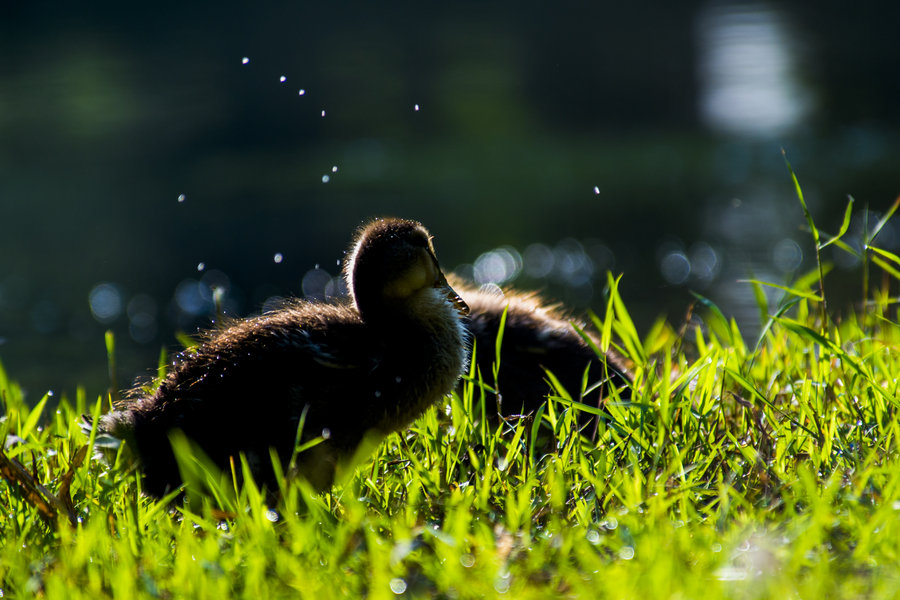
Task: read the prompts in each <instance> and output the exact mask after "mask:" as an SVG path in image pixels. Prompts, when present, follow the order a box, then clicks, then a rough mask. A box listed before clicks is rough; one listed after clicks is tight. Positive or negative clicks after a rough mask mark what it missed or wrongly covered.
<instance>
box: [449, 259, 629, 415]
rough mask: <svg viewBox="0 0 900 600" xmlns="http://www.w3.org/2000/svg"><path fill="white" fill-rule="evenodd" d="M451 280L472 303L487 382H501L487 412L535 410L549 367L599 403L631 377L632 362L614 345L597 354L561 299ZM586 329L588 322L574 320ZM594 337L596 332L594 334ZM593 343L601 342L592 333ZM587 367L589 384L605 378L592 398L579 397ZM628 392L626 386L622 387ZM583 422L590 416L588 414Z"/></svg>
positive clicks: (471, 319)
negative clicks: (497, 346)
mask: <svg viewBox="0 0 900 600" xmlns="http://www.w3.org/2000/svg"><path fill="white" fill-rule="evenodd" d="M449 281H450V283H451V285H452V286H453V288H454V289H455V290H457V291H458V292H459V294H460V295H461V296H462V298H463V300H465V302H466V304H467V305H468V306H469V308H470V311H469V315H468V317H467V318H466V319H465V322H466V327H467V328H468V330H469V332H470V334H471V336H472V338H473V339H474V340H475V344H476V351H475V357H474V360H475V364H476V367H477V368H478V369H479V370H480V371H481V376H482V378H483V380H484V381H485V383H486V384H488V385H490V386H494V385H495V384H496V386H497V389H498V391H499V397H497V396H494V395H492V394H491V395H488V396H486V399H487V401H488V402H490V403H491V405H489V407H488V412H491V409H493V408H496V414H499V415H501V416H503V417H511V416H517V415H527V414H530V413H533V412H534V411H536V410H537V409H538V407H540V406H541V404H543V403H544V402H545V401H546V397H547V394H548V393H549V392H550V391H551V387H550V384H549V383H548V382H547V376H546V373H545V370H547V371H550V372H551V373H553V375H554V376H555V377H556V378H557V379H558V380H559V382H560V383H561V384H562V386H563V387H564V388H565V389H566V391H568V392H570V393H571V394H572V395H573V397H574V398H575V399H576V400H581V401H582V402H584V403H586V404H592V405H594V406H599V404H600V402H601V400H602V399H603V398H604V397H605V396H607V395H608V393H609V386H615V387H620V388H621V387H622V386H626V385H627V384H628V383H629V382H630V381H631V376H630V374H629V369H628V365H627V361H626V360H625V359H624V358H623V357H622V356H620V355H619V354H618V353H616V352H615V351H613V350H609V351H607V352H606V353H605V355H603V356H598V355H597V353H595V352H594V351H593V350H592V349H591V347H590V346H589V345H588V343H587V342H586V341H585V340H584V338H583V337H582V336H581V335H580V334H579V333H578V331H576V329H575V327H573V320H572V318H571V317H569V316H568V315H567V314H566V312H565V311H564V310H563V309H562V307H561V306H560V305H558V304H556V305H554V304H548V303H547V302H546V301H544V300H543V299H542V298H541V297H540V296H539V295H538V294H537V293H523V292H517V291H514V290H506V291H505V292H501V291H500V290H497V289H495V290H493V291H485V290H484V289H481V288H477V287H474V286H473V285H471V284H468V283H466V282H465V281H464V280H462V279H461V278H459V277H457V276H455V275H452V274H451V275H450V276H449ZM504 310H506V311H507V314H506V324H505V327H504V331H503V340H502V345H501V347H500V368H499V372H498V380H499V381H497V382H495V381H494V380H493V365H494V360H495V357H496V353H495V350H494V349H495V342H496V339H497V333H498V332H499V329H500V321H501V319H502V316H503V312H504ZM575 324H577V325H578V326H579V329H581V330H582V331H584V332H585V334H586V335H588V336H591V334H590V333H588V332H587V329H586V328H585V326H584V324H583V323H579V322H577V321H575ZM591 337H592V336H591ZM592 341H593V342H594V344H595V345H596V346H597V347H599V345H600V342H599V340H597V339H596V338H593V337H592ZM585 369H589V371H588V385H589V386H591V385H593V384H595V383H598V382H600V383H601V386H600V387H599V388H598V389H597V390H596V391H595V392H594V393H593V397H592V398H587V397H585V398H578V396H577V394H578V392H579V391H580V390H581V388H582V382H583V378H584V372H585ZM623 394H627V389H623ZM585 417H586V418H582V419H581V422H582V424H585V423H588V422H590V421H591V419H590V418H589V416H588V415H585Z"/></svg>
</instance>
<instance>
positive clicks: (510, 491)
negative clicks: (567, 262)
mask: <svg viewBox="0 0 900 600" xmlns="http://www.w3.org/2000/svg"><path fill="white" fill-rule="evenodd" d="M797 189H798V191H799V185H798V186H797ZM801 201H802V198H801ZM804 208H805V204H804ZM807 214H808V213H807ZM848 215H849V210H848ZM808 222H809V225H810V227H811V229H812V230H813V232H814V233H815V235H814V239H815V243H816V245H817V247H824V245H828V244H832V243H836V244H838V245H842V244H843V243H842V242H841V241H840V235H841V234H843V232H844V231H846V223H845V225H844V227H843V228H842V231H841V232H840V233H839V235H838V236H834V237H830V238H829V240H828V241H827V242H820V241H819V239H820V237H819V232H817V231H816V230H815V225H814V223H813V222H812V219H811V218H810V219H809V221H808ZM881 225H883V223H881ZM875 235H877V232H874V233H873V234H872V235H871V236H870V239H868V240H867V244H868V245H867V247H866V249H865V250H864V252H865V256H864V258H867V257H869V256H872V255H877V258H878V261H880V262H881V263H883V264H882V265H879V264H878V263H875V266H881V267H882V270H883V271H884V272H887V273H889V274H890V269H892V268H893V269H896V268H897V265H900V258H898V257H896V256H894V255H892V254H890V253H888V252H885V251H883V250H879V249H877V248H874V247H871V242H873V241H874V237H875ZM841 247H844V246H841ZM845 249H847V250H848V251H850V249H849V247H845ZM870 250H871V251H872V252H870ZM872 262H873V263H874V260H873V261H872ZM867 264H868V261H867ZM873 268H874V266H873ZM827 271H828V266H827V265H822V264H817V265H816V268H815V269H814V270H813V272H812V274H811V275H810V276H808V277H800V278H798V279H796V280H795V281H793V282H790V284H789V285H785V286H781V289H782V290H784V300H783V301H782V302H781V303H780V304H779V305H778V306H776V307H775V308H774V309H772V310H771V311H770V310H768V309H766V307H765V306H764V305H762V306H761V311H762V313H763V314H765V324H766V326H765V328H764V329H763V333H762V335H761V336H760V338H759V341H758V343H757V344H752V345H751V344H746V343H745V342H744V341H743V339H742V336H741V335H740V332H739V331H738V329H737V325H736V324H735V323H734V322H733V321H729V320H727V319H726V318H725V317H724V316H722V314H721V313H720V312H719V311H718V309H717V308H716V307H715V306H714V305H713V304H711V303H710V302H709V301H708V300H706V299H704V298H702V297H698V303H697V312H700V313H702V314H703V324H702V326H693V325H691V326H684V327H679V328H678V330H676V329H675V328H673V327H671V326H670V325H668V324H666V323H664V322H659V323H657V324H656V326H654V327H653V328H651V330H650V332H649V333H648V334H647V335H645V336H643V337H641V336H639V335H638V334H637V332H636V331H635V328H634V326H633V324H632V323H631V319H630V318H629V317H628V314H627V310H626V308H625V304H624V303H623V302H622V299H621V298H620V297H619V296H618V294H617V292H616V283H617V280H614V279H610V300H609V303H608V306H607V311H606V312H605V313H604V314H601V315H599V316H598V317H596V319H595V321H596V323H595V325H596V327H597V330H598V336H599V339H600V340H601V345H603V346H606V345H614V346H615V347H617V348H618V349H619V350H621V351H622V352H623V353H624V354H625V355H627V356H628V358H629V359H630V360H632V361H633V362H634V364H635V370H634V373H635V381H634V384H633V389H632V390H631V399H630V400H625V399H623V398H622V397H618V396H613V397H612V398H610V399H609V401H608V403H607V404H606V407H605V408H606V412H605V413H604V414H603V415H602V416H601V425H600V427H599V431H598V433H597V439H596V440H595V441H591V440H589V439H587V437H585V436H580V435H577V434H576V433H575V431H576V429H577V426H576V418H577V416H578V414H579V411H581V410H590V409H589V407H583V406H581V405H579V404H578V402H577V398H578V397H579V396H578V394H577V393H575V392H576V390H569V392H571V393H569V392H566V391H564V390H557V392H558V393H557V394H555V395H554V396H552V397H551V399H550V401H549V403H548V404H547V406H546V410H544V411H543V412H542V413H540V414H539V415H537V416H536V417H535V418H534V419H520V420H516V421H511V422H508V423H501V424H500V425H498V426H490V425H489V424H487V423H486V422H485V421H484V420H483V419H481V415H482V406H481V402H482V394H484V393H487V392H485V391H483V389H482V388H481V387H479V386H478V385H477V384H476V383H474V382H472V381H469V382H467V383H466V385H465V386H464V389H463V391H462V393H461V394H454V395H453V396H452V397H451V398H449V399H448V400H447V401H446V402H445V403H444V404H443V405H442V406H437V407H434V408H432V409H431V410H429V411H428V412H427V413H426V414H425V415H424V416H423V417H421V418H420V419H419V420H418V421H416V423H415V424H414V425H413V426H412V427H411V428H410V429H409V430H408V431H407V432H404V433H402V434H395V435H392V436H390V437H389V438H388V439H387V440H386V441H384V442H383V443H382V444H380V445H378V446H376V447H375V449H374V452H373V453H372V455H371V456H370V457H369V458H368V459H366V460H363V461H362V462H361V463H360V464H359V466H358V467H357V468H356V470H355V471H353V472H351V473H348V474H347V476H346V477H345V479H344V481H343V484H342V485H341V486H338V487H337V488H335V489H334V491H333V492H332V493H326V494H321V495H315V494H313V493H311V491H310V490H309V488H308V487H307V486H306V485H305V484H304V482H300V481H290V482H284V484H283V488H282V493H281V498H280V500H278V502H277V503H276V504H274V505H272V506H269V505H268V504H267V501H266V497H265V495H263V494H262V493H260V491H259V490H258V489H256V487H255V486H254V485H253V484H252V482H249V483H248V484H246V485H244V486H243V487H236V486H234V484H233V483H232V481H233V480H232V478H231V477H229V476H228V475H229V474H226V476H225V477H216V476H215V475H214V474H212V473H211V472H210V470H209V469H208V468H207V467H206V466H205V465H204V464H203V461H202V459H200V458H194V457H192V456H190V453H189V452H188V451H187V450H186V449H185V451H184V452H182V457H183V462H184V468H185V471H186V473H188V474H189V475H190V479H191V480H193V481H195V482H197V483H196V484H195V485H194V486H193V489H200V488H203V489H205V492H203V493H200V492H196V493H193V494H190V499H191V502H190V503H180V504H177V505H176V506H175V507H174V508H173V507H172V506H170V504H169V503H168V501H165V500H164V501H153V500H151V499H148V498H145V497H143V496H141V494H140V481H139V478H138V477H137V475H136V474H135V473H134V472H133V471H132V470H130V469H129V467H128V466H127V461H126V460H125V457H124V454H123V452H122V450H121V449H120V450H118V451H117V452H118V453H116V451H115V450H113V451H112V452H113V454H112V456H111V457H110V459H109V461H108V462H104V461H100V460H97V459H91V460H88V459H87V458H86V457H88V456H92V455H94V454H95V450H97V448H95V446H96V445H98V444H101V443H103V442H104V440H102V439H100V438H96V439H95V437H94V436H95V435H96V432H95V431H89V432H84V431H82V429H81V428H80V427H79V420H80V415H81V414H83V413H93V414H94V415H95V416H96V415H98V414H99V413H100V410H101V400H97V401H96V402H89V401H88V400H87V398H86V397H85V395H84V394H78V395H77V396H76V397H75V398H74V399H62V401H61V402H60V403H59V406H58V408H57V409H56V410H55V412H51V411H49V410H48V409H47V406H48V405H49V402H47V401H46V400H47V399H44V400H42V401H41V402H40V403H38V404H37V405H36V406H35V407H33V408H30V407H28V406H27V405H26V404H25V403H24V402H23V400H22V395H21V393H20V391H19V389H18V388H17V387H16V385H15V384H14V383H13V382H11V381H10V380H8V379H7V377H6V375H5V374H4V373H2V371H0V400H2V403H3V413H4V417H3V419H2V422H0V438H7V439H8V440H13V439H16V440H18V443H15V444H12V445H9V446H8V447H7V448H6V450H5V456H6V457H8V460H6V461H4V462H3V468H2V469H0V473H2V477H0V511H2V517H0V596H2V597H27V596H31V595H36V596H42V597H46V598H67V599H68V598H82V597H83V598H91V599H96V598H105V597H128V598H131V597H135V598H144V597H147V598H182V597H185V598H215V599H217V600H218V599H220V598H226V597H247V598H278V597H303V598H332V597H350V598H360V597H372V598H392V597H397V596H398V595H400V596H402V597H444V598H482V597H495V596H500V597H502V596H507V597H511V598H516V599H517V600H522V599H525V598H547V597H584V598H607V597H608V598H675V597H679V598H825V597H827V598H860V597H892V596H895V595H897V593H898V592H897V590H900V454H898V451H897V441H898V436H900V424H898V419H897V409H898V400H900V396H898V385H900V384H898V379H897V373H900V352H898V346H900V325H898V323H897V311H896V308H895V306H894V305H893V304H892V303H891V300H890V298H889V296H888V293H887V289H886V288H882V289H876V290H874V291H873V292H872V293H873V296H874V299H872V300H871V302H869V303H868V304H867V305H866V308H865V310H863V311H855V312H851V313H849V314H847V315H846V316H844V317H843V318H840V319H834V318H829V317H827V315H826V317H825V318H824V319H823V315H825V313H824V312H823V306H822V304H823V302H824V299H825V297H824V294H825V292H826V291H827V281H825V275H826V273H827ZM887 280H888V279H886V281H887ZM747 285H749V286H754V287H755V288H756V291H757V294H758V297H760V298H762V297H763V294H762V292H761V288H760V286H761V285H762V284H761V283H760V282H750V283H747ZM864 286H866V292H867V293H868V292H869V290H868V286H869V283H868V278H866V279H865V283H864ZM770 312H771V316H770V314H769V313H770ZM493 350H494V349H493V348H490V349H486V351H493ZM501 368H502V367H501ZM488 377H490V376H489V375H488ZM474 379H477V378H474ZM104 402H105V401H104ZM12 436H17V438H12ZM182 445H184V446H185V448H187V446H186V444H182ZM16 465H21V466H22V467H23V468H24V471H25V474H23V473H21V472H13V471H14V467H15V466H16ZM240 468H241V465H235V469H240ZM32 480H33V481H32ZM38 483H40V484H42V485H43V486H45V489H44V490H41V489H36V488H35V489H31V491H29V489H30V488H32V487H34V486H35V485H36V484H38Z"/></svg>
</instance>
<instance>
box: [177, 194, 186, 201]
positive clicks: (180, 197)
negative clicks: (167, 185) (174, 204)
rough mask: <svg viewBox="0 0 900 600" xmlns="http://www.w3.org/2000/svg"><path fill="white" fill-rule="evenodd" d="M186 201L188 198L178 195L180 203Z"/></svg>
mask: <svg viewBox="0 0 900 600" xmlns="http://www.w3.org/2000/svg"><path fill="white" fill-rule="evenodd" d="M185 199H186V198H185V195H184V194H178V201H179V202H184V201H185Z"/></svg>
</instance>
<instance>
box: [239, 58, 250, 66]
mask: <svg viewBox="0 0 900 600" xmlns="http://www.w3.org/2000/svg"><path fill="white" fill-rule="evenodd" d="M249 62H250V59H249V58H247V57H246V56H245V57H244V58H242V59H241V64H242V65H246V64H248V63H249Z"/></svg>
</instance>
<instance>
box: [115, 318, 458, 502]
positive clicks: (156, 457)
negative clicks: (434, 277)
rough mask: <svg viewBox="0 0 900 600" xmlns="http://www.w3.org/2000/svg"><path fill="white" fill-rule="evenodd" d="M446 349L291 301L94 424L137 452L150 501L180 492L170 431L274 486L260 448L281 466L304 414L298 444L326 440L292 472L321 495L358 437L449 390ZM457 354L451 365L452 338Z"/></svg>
mask: <svg viewBox="0 0 900 600" xmlns="http://www.w3.org/2000/svg"><path fill="white" fill-rule="evenodd" d="M446 343H447V342H446V340H443V341H441V340H438V339H436V338H435V336H434V333H433V332H431V331H426V330H423V329H422V328H418V327H399V328H398V330H397V331H394V332H391V335H389V336H388V335H384V334H383V333H382V332H379V331H377V330H373V329H372V328H371V327H368V326H366V325H365V324H364V323H363V322H362V321H361V320H360V318H359V314H358V313H357V312H356V310H355V309H354V308H353V307H352V306H349V305H342V306H332V305H323V304H308V303H302V302H297V303H293V304H291V305H288V306H286V307H284V308H282V309H280V310H278V311H275V312H272V313H269V314H266V315H262V316H260V317H257V318H255V319H249V320H246V321H241V322H237V323H235V324H233V325H232V326H230V327H227V328H225V329H223V330H220V331H218V332H216V333H214V334H212V335H210V336H209V337H208V339H207V340H206V341H205V342H203V343H202V344H201V345H200V346H198V347H197V348H196V349H192V350H188V351H185V352H184V353H183V354H182V356H181V357H180V358H179V360H178V361H176V363H175V367H174V369H173V371H172V372H171V373H169V375H168V376H167V377H166V378H165V379H164V380H163V381H162V383H161V385H160V386H159V388H158V389H157V390H156V392H155V393H153V394H152V395H151V396H149V397H147V398H144V399H140V400H137V401H136V402H134V403H133V404H131V405H130V406H128V407H127V408H125V409H124V410H123V411H119V412H117V413H113V414H111V415H107V416H106V417H104V421H103V423H102V426H103V427H104V428H105V429H107V430H108V431H111V432H112V433H114V434H115V433H116V432H118V434H119V435H120V437H126V438H128V439H129V440H130V441H131V443H133V444H135V446H136V449H137V452H138V454H139V456H140V459H141V463H142V465H143V471H144V476H145V489H146V490H147V491H148V493H150V494H153V495H156V496H160V495H163V494H164V493H165V492H166V491H167V490H170V489H173V488H175V487H177V486H178V485H180V477H179V475H178V469H177V465H176V462H175V458H174V455H173V453H172V450H171V446H170V442H169V439H168V435H169V433H170V432H171V431H172V430H174V429H179V430H181V431H183V432H184V433H185V435H186V436H187V437H188V438H190V439H191V440H192V441H193V442H194V443H196V444H197V445H198V446H199V447H200V448H202V449H203V451H204V452H205V453H206V454H207V455H208V456H209V457H210V458H211V459H212V460H213V462H215V463H216V464H217V465H219V467H220V468H227V467H228V464H229V460H230V458H231V457H234V458H235V459H237V456H238V454H239V453H241V452H243V453H244V454H245V455H246V456H247V459H248V462H249V464H250V466H251V468H252V470H253V472H254V475H255V476H256V478H257V479H259V480H260V482H261V483H264V484H268V485H270V486H273V484H274V480H273V477H274V473H273V470H272V467H271V460H270V452H269V448H274V449H275V451H276V452H277V454H278V456H279V457H281V459H282V462H285V463H286V461H287V459H288V458H289V457H290V456H291V454H292V452H293V449H294V444H295V441H296V436H297V430H298V426H299V424H300V419H301V415H302V416H303V417H304V419H305V421H304V428H303V432H302V437H301V440H309V439H312V438H315V437H317V436H320V435H321V436H323V437H325V438H327V440H326V441H325V442H324V443H323V444H320V445H319V446H317V447H316V449H315V451H314V452H312V453H310V454H309V455H308V456H300V457H299V458H300V461H299V463H298V464H299V465H300V468H299V470H300V473H301V474H302V475H303V476H305V477H307V478H308V479H309V480H310V481H311V482H312V483H313V485H314V486H316V487H318V488H319V489H325V488H327V487H328V486H329V485H330V484H331V480H332V477H333V473H334V468H335V466H336V464H337V463H338V462H340V461H341V460H345V459H347V458H349V457H350V456H352V454H353V452H354V451H355V450H356V448H357V446H358V445H359V443H360V442H361V441H362V440H363V439H364V437H365V435H366V433H367V432H369V431H373V432H375V433H376V434H378V435H384V434H386V433H388V432H390V431H393V430H395V429H398V428H400V427H403V426H405V425H406V424H407V423H409V422H410V421H411V420H413V419H414V418H416V417H417V416H418V415H419V414H420V413H421V412H422V411H423V410H424V409H425V408H427V406H429V405H430V404H432V403H433V402H435V401H436V400H437V399H438V398H439V397H440V396H441V395H443V394H444V393H446V392H447V391H448V390H450V389H452V387H453V385H454V384H455V381H456V379H457V378H458V376H459V373H460V371H461V369H462V365H461V364H453V359H452V358H451V359H450V364H446V365H444V367H443V368H437V369H436V368H435V363H436V361H440V360H444V361H446V360H447V357H446V354H447V353H446V351H445V349H443V348H442V347H441V346H442V344H446ZM449 343H450V345H451V347H452V346H453V343H454V342H453V340H452V339H451V340H450V342H449ZM455 344H456V347H457V349H456V351H455V353H454V354H455V355H456V356H459V350H458V348H460V347H461V345H462V341H461V339H460V340H457V341H456V342H455Z"/></svg>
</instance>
